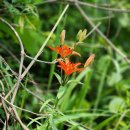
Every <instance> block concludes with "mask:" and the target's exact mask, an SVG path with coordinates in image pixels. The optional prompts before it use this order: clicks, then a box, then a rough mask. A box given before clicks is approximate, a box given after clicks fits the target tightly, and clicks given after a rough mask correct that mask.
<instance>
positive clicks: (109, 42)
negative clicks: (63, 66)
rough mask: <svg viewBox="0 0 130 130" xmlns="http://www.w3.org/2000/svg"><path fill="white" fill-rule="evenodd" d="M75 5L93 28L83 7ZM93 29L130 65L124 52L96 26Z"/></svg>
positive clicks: (93, 25)
mask: <svg viewBox="0 0 130 130" xmlns="http://www.w3.org/2000/svg"><path fill="white" fill-rule="evenodd" d="M75 6H76V7H77V9H78V10H79V12H80V13H81V14H82V16H83V17H84V19H85V20H86V21H87V22H88V23H89V24H90V25H91V26H92V27H93V28H94V27H95V24H94V23H93V22H92V21H91V20H90V18H89V17H88V16H87V15H86V13H85V12H84V11H83V9H82V8H81V7H80V6H79V5H78V4H77V3H76V4H75ZM95 31H96V32H97V33H98V34H99V35H100V36H101V37H102V38H103V39H104V40H105V41H106V42H107V43H108V44H109V45H110V46H111V48H112V49H113V50H115V51H116V52H117V53H118V54H119V55H120V56H121V57H123V59H124V60H125V61H126V62H127V63H128V64H129V65H130V60H129V59H128V57H127V56H126V55H125V54H124V53H122V52H121V51H120V50H119V49H118V48H116V46H115V45H114V44H113V43H112V42H111V41H110V40H109V39H108V38H107V37H106V36H105V35H104V34H103V33H102V32H101V31H100V30H99V29H98V28H96V29H95Z"/></svg>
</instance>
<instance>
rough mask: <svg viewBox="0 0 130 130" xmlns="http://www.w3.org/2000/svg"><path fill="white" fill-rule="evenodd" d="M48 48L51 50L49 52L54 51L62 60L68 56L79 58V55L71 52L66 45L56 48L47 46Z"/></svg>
mask: <svg viewBox="0 0 130 130" xmlns="http://www.w3.org/2000/svg"><path fill="white" fill-rule="evenodd" d="M49 48H50V49H51V50H53V51H55V52H57V53H58V54H60V56H61V57H62V58H65V57H67V56H68V55H71V54H72V55H79V56H80V54H79V53H78V52H75V51H73V49H71V48H70V47H69V46H67V45H63V46H57V47H55V48H54V47H51V46H49Z"/></svg>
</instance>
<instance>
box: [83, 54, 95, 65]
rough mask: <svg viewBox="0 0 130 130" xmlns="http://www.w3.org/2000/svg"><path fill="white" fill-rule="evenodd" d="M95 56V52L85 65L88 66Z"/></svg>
mask: <svg viewBox="0 0 130 130" xmlns="http://www.w3.org/2000/svg"><path fill="white" fill-rule="evenodd" d="M94 58H95V54H92V55H91V56H90V57H89V58H88V59H87V61H86V62H85V64H84V67H87V66H88V65H89V64H90V63H91V62H92V61H93V60H94Z"/></svg>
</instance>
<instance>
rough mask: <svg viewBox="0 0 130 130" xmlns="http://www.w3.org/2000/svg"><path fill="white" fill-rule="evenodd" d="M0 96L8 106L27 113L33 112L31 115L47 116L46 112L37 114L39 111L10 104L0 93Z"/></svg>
mask: <svg viewBox="0 0 130 130" xmlns="http://www.w3.org/2000/svg"><path fill="white" fill-rule="evenodd" d="M0 97H1V98H2V100H4V101H5V102H6V103H8V104H9V106H10V107H15V108H17V109H19V110H22V111H25V112H28V113H30V114H33V115H36V116H43V117H44V116H48V114H47V115H45V114H39V113H35V112H32V111H29V110H27V109H23V108H21V107H18V106H16V105H13V104H11V103H10V102H9V101H8V100H6V99H5V98H4V97H3V96H2V95H0Z"/></svg>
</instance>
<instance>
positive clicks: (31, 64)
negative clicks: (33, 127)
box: [0, 4, 69, 130]
mask: <svg viewBox="0 0 130 130" xmlns="http://www.w3.org/2000/svg"><path fill="white" fill-rule="evenodd" d="M68 7H69V4H67V5H66V6H65V8H64V10H63V12H62V14H61V15H60V17H59V18H58V20H57V22H56V24H55V26H54V27H53V28H52V30H51V32H50V34H49V36H48V37H47V39H46V40H45V42H44V43H43V45H42V47H41V48H40V50H39V51H38V53H37V54H36V56H35V57H34V59H33V60H32V61H31V63H30V64H29V65H28V67H27V68H26V70H25V71H24V72H23V74H22V75H21V73H19V78H18V82H17V83H16V84H15V90H14V93H13V97H12V99H11V104H13V103H14V100H15V97H16V94H17V91H18V86H19V83H20V82H21V80H22V79H23V78H24V76H25V75H26V74H27V73H28V71H29V69H30V68H31V67H32V66H33V64H34V63H35V60H37V58H38V57H39V56H40V54H41V53H42V51H43V49H44V47H45V45H46V44H47V42H48V41H49V39H50V37H51V35H52V34H53V32H54V31H55V29H56V27H57V26H58V24H59V22H60V21H61V19H62V17H63V15H64V14H65V12H66V11H67V9H68ZM0 20H1V21H3V22H4V23H6V24H7V25H8V26H9V27H10V28H11V29H12V30H13V31H14V33H15V35H16V36H17V38H18V40H19V42H20V45H21V43H22V41H21V39H20V37H19V35H18V34H17V32H16V31H15V29H14V28H13V27H12V26H11V25H10V24H9V23H8V22H6V21H5V20H3V19H2V18H0ZM23 55H24V49H23V46H22V45H21V64H20V71H19V72H22V66H21V65H22V63H23V58H24V57H23ZM14 113H15V116H16V117H17V119H18V121H19V123H20V124H21V126H22V127H23V128H24V129H25V130H28V128H27V127H26V126H25V125H24V124H23V123H22V122H21V120H20V118H19V117H18V114H17V112H16V111H15V110H14Z"/></svg>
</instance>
